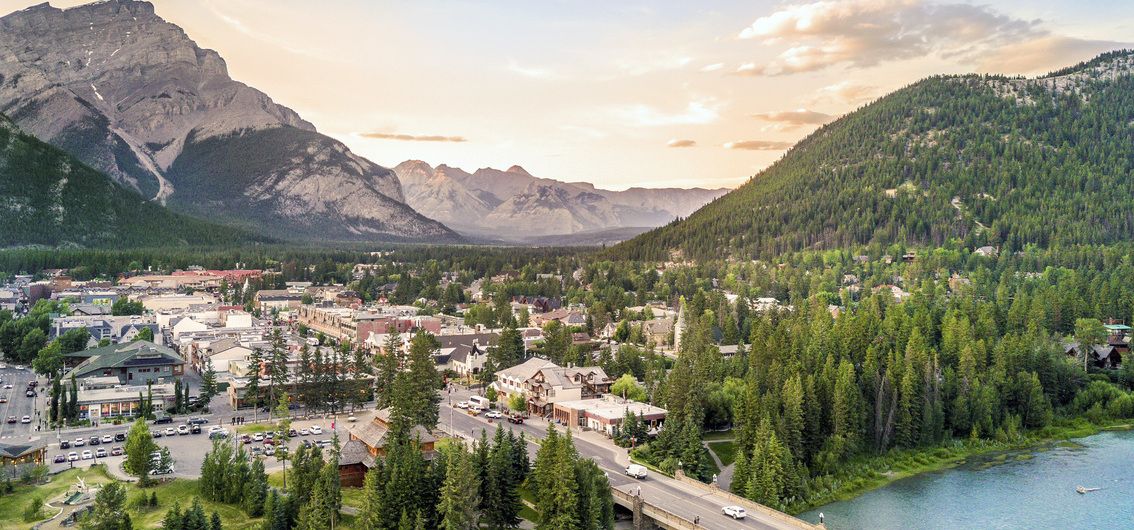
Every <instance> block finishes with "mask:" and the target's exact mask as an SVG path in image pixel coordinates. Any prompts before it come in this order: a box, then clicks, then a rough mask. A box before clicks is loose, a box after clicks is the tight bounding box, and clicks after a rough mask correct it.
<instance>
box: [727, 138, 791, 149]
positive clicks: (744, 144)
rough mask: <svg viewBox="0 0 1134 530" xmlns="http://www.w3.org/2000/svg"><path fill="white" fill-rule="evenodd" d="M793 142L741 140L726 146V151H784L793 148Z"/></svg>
mask: <svg viewBox="0 0 1134 530" xmlns="http://www.w3.org/2000/svg"><path fill="white" fill-rule="evenodd" d="M792 145H794V144H792V143H791V142H776V141H772V140H740V141H737V142H729V143H727V144H724V148H725V149H746V150H749V151H782V150H784V149H787V148H789V147H791V146H792Z"/></svg>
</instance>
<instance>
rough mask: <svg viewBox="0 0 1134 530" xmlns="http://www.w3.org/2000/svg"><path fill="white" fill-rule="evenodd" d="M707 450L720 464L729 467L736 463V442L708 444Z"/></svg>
mask: <svg viewBox="0 0 1134 530" xmlns="http://www.w3.org/2000/svg"><path fill="white" fill-rule="evenodd" d="M709 450H710V451H712V452H713V453H714V454H716V455H717V458H719V459H721V463H722V464H724V465H726V466H729V465H732V463H733V462H735V461H736V442H732V441H727V442H709Z"/></svg>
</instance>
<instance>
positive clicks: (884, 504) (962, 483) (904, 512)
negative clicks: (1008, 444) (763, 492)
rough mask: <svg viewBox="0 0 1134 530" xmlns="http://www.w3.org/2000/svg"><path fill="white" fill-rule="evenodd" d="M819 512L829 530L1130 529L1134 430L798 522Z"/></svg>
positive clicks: (989, 461)
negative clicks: (1080, 490)
mask: <svg viewBox="0 0 1134 530" xmlns="http://www.w3.org/2000/svg"><path fill="white" fill-rule="evenodd" d="M1077 486H1084V487H1087V488H1100V489H1099V490H1098V491H1092V492H1090V493H1086V494H1079V493H1077V492H1076V491H1075V488H1076V487H1077ZM820 512H822V513H823V515H824V519H825V520H824V522H825V523H826V525H827V528H829V529H831V530H848V529H871V530H872V529H891V528H894V529H897V528H902V529H906V528H914V529H916V528H930V529H937V528H948V529H953V528H974V529H986V528H988V529H993V528H1026V529H1047V528H1051V529H1088V528H1130V529H1134V432H1131V431H1121V432H1104V433H1100V434H1097V435H1094V436H1089V437H1086V438H1080V439H1077V440H1074V441H1073V442H1071V443H1063V444H1054V445H1052V446H1048V447H1042V448H1037V449H1033V450H1029V451H1018V452H1010V453H999V454H992V455H987V456H981V457H978V458H974V459H971V460H969V461H968V462H966V463H964V464H962V465H960V466H957V467H955V468H952V469H948V470H945V471H940V472H934V473H926V474H922V475H918V476H914V477H910V478H906V479H902V480H898V481H895V482H892V483H890V484H888V485H886V486H884V487H882V488H879V489H876V490H873V491H870V492H867V493H865V494H863V495H861V496H859V497H857V498H855V499H852V500H849V501H843V502H835V503H831V504H828V505H826V506H823V507H821V508H818V509H816V510H812V511H810V512H806V513H804V514H802V515H800V517H801V518H803V519H806V520H808V521H812V522H815V521H818V520H819V513H820Z"/></svg>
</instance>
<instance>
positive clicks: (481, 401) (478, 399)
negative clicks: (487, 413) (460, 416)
mask: <svg viewBox="0 0 1134 530" xmlns="http://www.w3.org/2000/svg"><path fill="white" fill-rule="evenodd" d="M491 405H492V402H491V401H489V400H488V398H486V397H483V396H473V397H470V398H469V408H470V409H474V410H478V411H480V410H488V408H489V407H490V406H491Z"/></svg>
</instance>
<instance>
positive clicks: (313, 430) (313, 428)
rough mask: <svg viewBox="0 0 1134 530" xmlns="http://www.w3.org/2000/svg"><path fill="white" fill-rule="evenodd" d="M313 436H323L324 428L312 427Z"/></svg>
mask: <svg viewBox="0 0 1134 530" xmlns="http://www.w3.org/2000/svg"><path fill="white" fill-rule="evenodd" d="M311 434H323V428H322V427H320V426H318V425H312V426H311Z"/></svg>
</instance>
